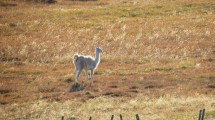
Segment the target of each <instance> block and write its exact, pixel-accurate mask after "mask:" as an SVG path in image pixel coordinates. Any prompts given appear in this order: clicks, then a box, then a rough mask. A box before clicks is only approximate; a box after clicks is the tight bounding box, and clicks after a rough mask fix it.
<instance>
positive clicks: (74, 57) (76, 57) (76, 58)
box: [73, 54, 78, 62]
mask: <svg viewBox="0 0 215 120" xmlns="http://www.w3.org/2000/svg"><path fill="white" fill-rule="evenodd" d="M73 59H74V61H75V62H77V60H78V54H75V55H74V56H73Z"/></svg>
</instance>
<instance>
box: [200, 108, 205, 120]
mask: <svg viewBox="0 0 215 120" xmlns="http://www.w3.org/2000/svg"><path fill="white" fill-rule="evenodd" d="M204 117H205V109H203V110H202V119H201V120H204Z"/></svg>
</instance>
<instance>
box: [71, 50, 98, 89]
mask: <svg viewBox="0 0 215 120" xmlns="http://www.w3.org/2000/svg"><path fill="white" fill-rule="evenodd" d="M101 52H102V50H101V48H99V47H97V48H96V57H95V58H93V57H92V56H84V55H79V54H75V55H74V60H73V63H74V65H75V83H78V80H79V78H80V74H81V72H82V70H83V69H84V70H85V74H86V79H85V80H87V79H90V80H91V85H92V84H93V75H94V71H95V69H96V68H97V66H98V65H99V63H100V53H101ZM88 70H90V76H89V78H88Z"/></svg>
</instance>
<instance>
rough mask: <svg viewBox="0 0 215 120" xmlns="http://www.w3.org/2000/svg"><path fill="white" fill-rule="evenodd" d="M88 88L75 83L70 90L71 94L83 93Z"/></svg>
mask: <svg viewBox="0 0 215 120" xmlns="http://www.w3.org/2000/svg"><path fill="white" fill-rule="evenodd" d="M86 88H88V86H87V85H81V84H78V83H75V84H73V85H72V86H71V88H70V90H69V91H70V92H78V91H82V90H84V89H86Z"/></svg>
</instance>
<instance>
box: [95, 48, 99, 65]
mask: <svg viewBox="0 0 215 120" xmlns="http://www.w3.org/2000/svg"><path fill="white" fill-rule="evenodd" d="M95 63H96V66H97V65H98V64H99V63H100V52H99V51H98V50H96V58H95Z"/></svg>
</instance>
